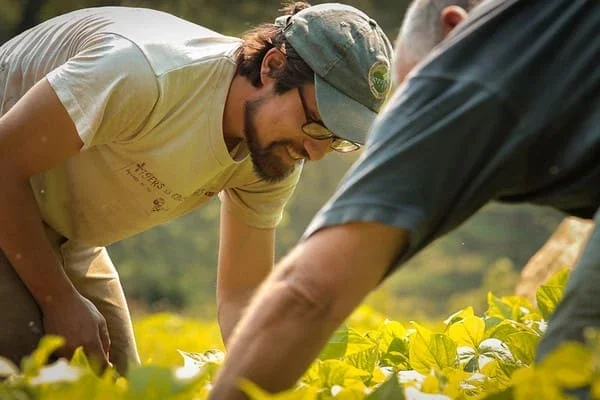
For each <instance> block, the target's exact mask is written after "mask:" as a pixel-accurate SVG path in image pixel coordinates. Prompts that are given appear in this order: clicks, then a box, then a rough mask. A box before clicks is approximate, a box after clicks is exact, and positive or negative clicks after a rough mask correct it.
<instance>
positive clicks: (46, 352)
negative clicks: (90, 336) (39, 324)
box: [21, 335, 65, 377]
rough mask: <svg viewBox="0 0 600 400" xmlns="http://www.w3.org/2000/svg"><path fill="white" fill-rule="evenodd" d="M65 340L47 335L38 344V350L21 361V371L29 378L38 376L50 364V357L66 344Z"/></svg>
mask: <svg viewBox="0 0 600 400" xmlns="http://www.w3.org/2000/svg"><path fill="white" fill-rule="evenodd" d="M64 342H65V340H64V339H63V338H62V337H59V336H52V335H46V336H44V337H43V338H42V339H41V340H40V343H39V344H38V347H37V349H35V350H34V352H33V353H32V354H31V355H30V356H27V357H24V358H23V360H22V361H21V369H22V370H23V374H25V376H27V377H32V376H35V375H37V374H38V372H39V371H40V369H41V368H42V367H43V366H44V365H45V364H46V363H47V362H48V359H49V358H50V355H51V354H52V353H54V352H55V351H56V350H57V349H58V348H60V347H61V346H62V345H63V344H64Z"/></svg>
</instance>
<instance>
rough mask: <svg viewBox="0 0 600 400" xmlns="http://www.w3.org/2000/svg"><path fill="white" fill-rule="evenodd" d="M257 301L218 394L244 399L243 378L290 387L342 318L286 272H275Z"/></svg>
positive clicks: (277, 387)
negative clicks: (275, 372) (240, 382)
mask: <svg viewBox="0 0 600 400" xmlns="http://www.w3.org/2000/svg"><path fill="white" fill-rule="evenodd" d="M253 304H255V305H260V308H259V307H254V308H252V309H250V310H249V312H248V315H246V316H245V318H244V320H243V321H244V322H243V323H242V324H243V325H242V326H240V329H237V331H240V332H241V334H240V335H236V336H235V340H233V341H232V344H233V347H231V348H230V349H229V356H228V359H227V361H226V368H225V369H224V373H223V374H222V375H221V376H220V377H219V380H218V383H217V385H216V386H215V388H214V390H213V392H212V394H211V396H212V398H214V399H235V398H245V397H244V396H243V395H242V394H241V393H240V392H238V391H237V390H236V389H235V388H236V387H237V384H238V381H239V379H240V377H244V378H247V379H249V380H251V381H253V382H255V383H257V384H258V385H260V386H261V387H263V388H266V389H268V390H271V391H280V390H283V389H286V388H288V387H290V386H292V385H293V384H294V382H296V380H297V379H298V378H299V376H300V375H301V374H302V373H303V371H304V370H305V369H306V368H307V367H308V365H310V363H311V361H312V360H313V359H314V358H315V357H316V356H317V355H318V353H319V350H320V349H321V348H322V347H323V346H324V344H325V343H326V341H327V339H328V338H329V336H330V335H331V333H332V332H333V331H334V330H335V328H336V327H337V326H338V325H339V324H340V323H341V322H342V320H343V318H341V317H338V318H334V317H333V316H332V314H331V310H332V309H331V307H329V306H328V305H324V304H320V300H319V299H317V298H313V296H312V295H311V294H310V293H307V292H306V290H305V289H304V288H303V287H302V286H300V285H296V284H295V283H294V280H293V278H292V279H290V277H286V276H284V273H281V274H280V273H278V274H275V275H274V276H272V277H271V278H270V279H269V280H268V281H267V283H266V284H265V285H264V287H263V288H262V289H261V290H260V292H259V294H258V296H257V298H256V299H255V301H254V303H253ZM274 343H277V344H278V346H277V350H276V351H273V344H274ZM272 371H277V374H273V373H272Z"/></svg>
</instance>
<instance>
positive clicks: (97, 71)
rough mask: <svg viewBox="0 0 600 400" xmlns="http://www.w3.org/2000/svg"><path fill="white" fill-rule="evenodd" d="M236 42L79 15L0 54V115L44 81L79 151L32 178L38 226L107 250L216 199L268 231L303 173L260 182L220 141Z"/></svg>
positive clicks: (143, 21)
mask: <svg viewBox="0 0 600 400" xmlns="http://www.w3.org/2000/svg"><path fill="white" fill-rule="evenodd" d="M239 47H240V40H239V39H236V38H231V37H226V36H223V35H220V34H218V33H215V32H213V31H210V30H208V29H206V28H203V27H200V26H198V25H195V24H192V23H190V22H187V21H184V20H182V19H179V18H177V17H175V16H172V15H170V14H167V13H163V12H159V11H155V10H148V9H139V8H126V7H101V8H91V9H84V10H78V11H75V12H72V13H69V14H65V15H63V16H60V17H56V18H54V19H51V20H49V21H46V22H44V23H42V24H40V25H38V26H37V27H35V28H33V29H30V30H29V31H26V32H24V33H23V34H21V35H19V36H17V37H15V38H13V39H11V40H10V41H9V42H7V43H5V44H4V45H3V46H2V47H0V107H1V108H0V115H1V114H2V113H5V112H6V111H7V110H8V109H9V108H10V107H11V106H12V105H14V104H15V103H16V101H17V100H18V99H19V98H20V97H21V96H23V95H24V94H25V92H26V91H27V90H28V89H29V88H30V87H31V86H33V85H34V84H35V83H36V82H37V81H39V80H40V79H42V78H44V77H46V78H47V79H48V81H49V82H50V84H51V86H52V87H53V88H54V90H55V91H56V93H57V95H58V97H59V98H60V100H61V102H62V103H63V105H64V107H65V108H66V110H67V111H68V113H69V115H70V116H71V118H72V119H73V122H74V123H75V126H76V127H77V131H78V133H79V135H80V137H81V139H82V140H83V142H84V147H83V149H82V151H81V152H80V153H79V154H77V155H76V156H74V157H71V158H70V159H68V160H66V161H65V162H63V163H62V164H60V165H59V166H57V167H56V168H54V169H52V170H50V171H47V172H45V173H42V174H39V175H37V176H35V177H33V178H32V179H31V184H32V187H33V190H34V193H35V196H36V200H37V202H38V205H39V207H40V210H41V213H42V216H43V218H44V220H45V221H46V222H47V223H48V224H49V225H50V226H51V227H53V228H54V229H56V230H57V231H58V232H60V233H61V234H63V235H64V236H65V237H68V238H70V239H73V240H76V241H79V242H81V243H84V244H89V245H106V244H109V243H113V242H115V241H118V240H120V239H123V238H126V237H129V236H131V235H133V234H136V233H139V232H141V231H144V230H147V229H149V228H151V227H153V226H155V225H157V224H160V223H163V222H165V221H169V220H172V219H174V218H176V217H178V216H180V215H182V214H184V213H186V212H189V211H191V210H192V209H194V208H196V207H198V206H200V205H202V204H204V203H206V202H207V201H208V200H210V198H211V197H212V196H213V195H214V194H216V193H219V194H220V196H219V197H220V198H221V201H222V204H223V206H224V207H226V208H227V209H228V210H229V211H230V212H232V213H234V214H235V215H237V216H238V217H239V218H241V219H242V220H243V221H245V222H246V223H247V224H249V225H251V226H254V227H259V228H271V227H274V226H275V225H277V223H278V222H279V221H280V219H281V216H282V211H283V207H284V205H285V203H286V201H287V200H288V199H289V197H290V195H291V193H292V191H293V189H294V187H295V186H296V183H297V181H298V178H299V175H300V170H301V167H299V168H297V171H296V172H295V173H294V174H293V175H291V176H290V177H288V178H286V179H285V180H283V181H282V182H279V183H277V184H272V183H267V182H264V181H262V180H261V179H259V178H258V177H257V176H256V174H255V173H254V171H253V167H252V162H251V160H250V157H248V155H247V149H246V148H245V146H238V148H237V149H235V150H234V151H233V152H232V154H230V153H229V152H228V150H227V148H226V145H225V142H224V139H223V130H222V120H223V110H224V106H225V100H226V96H227V93H228V90H229V86H230V83H231V81H232V79H233V76H234V74H235V71H236V64H235V58H236V57H235V56H236V52H237V51H238V50H239Z"/></svg>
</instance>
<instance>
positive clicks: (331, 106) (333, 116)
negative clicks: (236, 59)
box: [275, 3, 392, 144]
mask: <svg viewBox="0 0 600 400" xmlns="http://www.w3.org/2000/svg"><path fill="white" fill-rule="evenodd" d="M275 24H276V25H278V26H280V27H282V28H283V32H284V35H285V37H286V39H287V40H288V42H289V43H290V44H291V45H292V47H293V48H294V49H295V50H296V52H297V53H298V55H299V56H300V57H301V58H302V59H303V60H304V61H305V62H306V63H307V64H308V66H309V67H311V68H312V70H313V71H314V72H315V91H316V98H317V107H318V108H319V112H320V114H321V119H322V120H323V123H324V124H325V125H326V126H327V127H328V128H329V129H330V130H331V131H332V132H334V133H335V134H336V135H337V136H339V137H341V138H343V139H348V140H351V141H353V142H356V143H360V144H364V142H365V139H366V135H367V132H368V130H369V127H370V126H371V124H372V123H373V121H374V120H375V118H376V116H377V113H378V112H379V110H380V109H381V107H382V105H383V103H384V102H385V100H386V98H387V96H388V94H389V92H390V88H391V79H390V64H391V57H392V46H391V44H390V41H389V39H388V38H387V36H386V35H385V33H384V32H383V30H382V29H381V28H380V27H379V25H378V24H377V22H375V20H373V19H372V18H370V17H369V16H368V15H367V14H365V13H364V12H362V11H360V10H358V9H356V8H354V7H352V6H349V5H344V4H339V3H324V4H319V5H315V6H311V7H308V8H305V9H304V10H301V11H300V12H298V13H296V14H294V15H285V16H282V17H279V18H277V20H276V21H275Z"/></svg>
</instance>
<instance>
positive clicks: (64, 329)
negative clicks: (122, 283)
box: [0, 79, 109, 366]
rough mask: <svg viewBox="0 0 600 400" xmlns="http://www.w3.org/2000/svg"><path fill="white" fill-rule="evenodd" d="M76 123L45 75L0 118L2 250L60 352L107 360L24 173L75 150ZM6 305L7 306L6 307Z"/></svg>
mask: <svg viewBox="0 0 600 400" xmlns="http://www.w3.org/2000/svg"><path fill="white" fill-rule="evenodd" d="M81 146H82V141H81V139H80V138H79V136H78V134H77V131H76V129H75V126H74V124H73V122H72V121H71V119H70V117H69V115H68V114H67V112H66V110H65V109H64V108H63V106H62V104H61V102H60V101H59V99H58V97H57V96H56V94H55V92H54V91H53V89H52V88H51V86H50V84H49V83H48V82H47V81H46V80H45V79H44V80H42V81H40V82H39V83H38V84H37V85H35V86H34V87H33V88H32V89H31V90H30V91H29V92H28V93H27V94H26V95H25V96H24V97H23V98H22V99H21V100H20V101H19V102H17V104H15V106H14V107H13V108H11V109H10V110H9V111H8V112H7V113H6V114H5V115H4V116H2V117H1V118H0V185H1V186H2V195H1V196H0V227H1V228H0V249H2V251H3V252H4V254H5V255H6V257H7V258H8V260H9V261H10V262H11V265H12V266H13V268H14V269H15V271H16V272H17V274H18V275H19V277H20V278H21V280H22V281H23V282H24V283H25V285H26V286H27V288H28V289H29V291H30V292H31V294H32V296H33V297H34V299H35V301H36V302H37V303H38V305H39V306H40V310H41V312H42V316H43V321H44V330H45V333H53V334H58V335H61V336H63V337H65V339H66V346H65V348H64V349H63V350H62V353H61V355H65V356H70V355H71V354H72V352H73V351H74V350H75V348H76V347H78V346H83V347H84V349H85V350H86V352H87V353H88V355H91V356H92V357H93V358H96V359H97V361H99V362H100V364H101V365H102V366H105V365H107V364H108V347H109V338H108V331H107V329H106V322H105V320H104V317H102V315H100V313H99V312H98V310H97V309H96V307H94V305H93V304H92V303H91V302H89V301H88V300H87V299H85V298H83V297H82V296H81V295H80V294H79V293H78V292H77V290H76V289H75V287H74V286H73V284H72V283H71V281H70V280H69V278H68V277H67V275H66V274H65V272H64V271H63V269H62V267H61V265H60V263H59V261H58V259H57V256H56V255H55V254H54V251H53V249H52V246H51V245H50V243H49V241H48V239H47V238H46V234H45V231H44V227H43V224H42V219H41V216H40V210H39V208H38V206H37V203H36V201H35V198H34V196H33V192H32V190H31V186H30V184H29V178H30V177H31V176H33V175H35V174H37V173H40V172H42V171H45V170H47V169H50V168H51V167H53V166H55V165H57V164H58V163H60V162H61V161H63V160H65V159H66V158H68V157H70V156H71V155H73V154H76V153H77V152H78V151H79V149H80V148H81ZM4 306H6V305H4Z"/></svg>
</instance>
